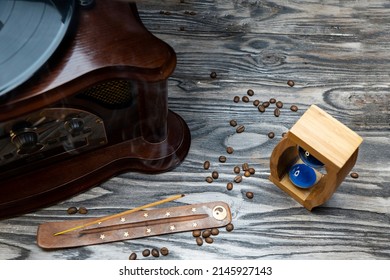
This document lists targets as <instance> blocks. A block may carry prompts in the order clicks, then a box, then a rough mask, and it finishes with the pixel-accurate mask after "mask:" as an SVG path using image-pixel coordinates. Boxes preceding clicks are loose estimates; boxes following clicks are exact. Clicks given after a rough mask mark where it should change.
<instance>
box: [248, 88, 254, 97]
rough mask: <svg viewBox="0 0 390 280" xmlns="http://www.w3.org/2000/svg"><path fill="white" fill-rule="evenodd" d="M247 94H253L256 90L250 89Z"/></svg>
mask: <svg viewBox="0 0 390 280" xmlns="http://www.w3.org/2000/svg"><path fill="white" fill-rule="evenodd" d="M246 94H248V95H249V96H253V95H254V94H255V92H254V91H253V89H248V90H247V92H246Z"/></svg>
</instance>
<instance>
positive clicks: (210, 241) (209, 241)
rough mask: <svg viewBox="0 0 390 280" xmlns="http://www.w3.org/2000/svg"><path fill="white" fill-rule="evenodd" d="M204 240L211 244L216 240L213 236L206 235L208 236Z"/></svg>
mask: <svg viewBox="0 0 390 280" xmlns="http://www.w3.org/2000/svg"><path fill="white" fill-rule="evenodd" d="M204 241H206V242H207V243H209V244H211V243H213V242H214V239H213V238H212V237H206V238H205V239H204Z"/></svg>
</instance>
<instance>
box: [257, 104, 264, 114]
mask: <svg viewBox="0 0 390 280" xmlns="http://www.w3.org/2000/svg"><path fill="white" fill-rule="evenodd" d="M257 109H258V110H259V112H260V113H264V112H265V107H264V105H260V106H259V107H257Z"/></svg>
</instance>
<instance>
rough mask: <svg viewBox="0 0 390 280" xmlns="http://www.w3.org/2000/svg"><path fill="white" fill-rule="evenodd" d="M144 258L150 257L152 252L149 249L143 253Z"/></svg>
mask: <svg viewBox="0 0 390 280" xmlns="http://www.w3.org/2000/svg"><path fill="white" fill-rule="evenodd" d="M142 256H144V257H149V256H150V250H149V249H145V250H143V251H142Z"/></svg>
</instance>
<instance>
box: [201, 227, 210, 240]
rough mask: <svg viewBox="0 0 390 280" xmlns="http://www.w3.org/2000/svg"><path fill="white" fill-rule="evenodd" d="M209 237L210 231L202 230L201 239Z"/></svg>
mask: <svg viewBox="0 0 390 280" xmlns="http://www.w3.org/2000/svg"><path fill="white" fill-rule="evenodd" d="M210 235H211V230H209V229H206V230H204V231H203V232H202V237H203V238H207V237H209V236H210Z"/></svg>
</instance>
